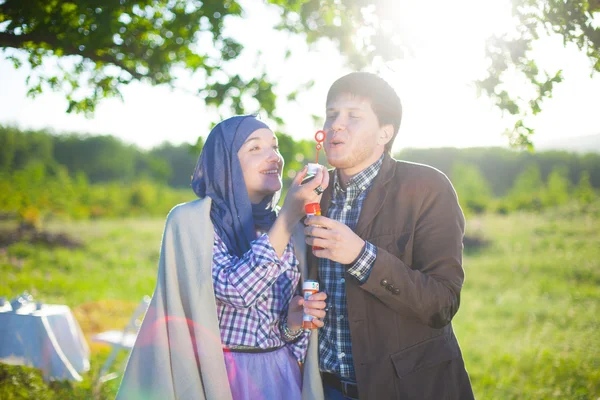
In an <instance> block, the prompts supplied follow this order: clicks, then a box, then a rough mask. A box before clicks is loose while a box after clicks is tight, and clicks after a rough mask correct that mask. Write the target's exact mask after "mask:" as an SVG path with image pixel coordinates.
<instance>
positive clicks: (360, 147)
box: [323, 94, 393, 175]
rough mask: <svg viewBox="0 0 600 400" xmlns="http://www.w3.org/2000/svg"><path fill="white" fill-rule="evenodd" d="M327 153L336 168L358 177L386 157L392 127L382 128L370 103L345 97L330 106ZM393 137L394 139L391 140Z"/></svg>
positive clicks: (328, 110)
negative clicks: (381, 157) (385, 151)
mask: <svg viewBox="0 0 600 400" xmlns="http://www.w3.org/2000/svg"><path fill="white" fill-rule="evenodd" d="M323 129H324V130H325V131H326V132H327V137H326V139H325V153H326V154H327V161H328V162H329V164H330V165H332V166H333V167H335V168H338V169H341V170H344V172H345V173H347V174H348V175H355V174H357V173H358V172H360V171H362V170H364V169H365V168H367V167H368V166H370V165H371V164H373V163H374V162H375V161H377V160H378V159H379V157H380V156H381V155H382V154H383V151H384V147H385V143H387V141H389V139H387V140H386V139H385V137H388V135H389V133H390V130H393V127H392V126H391V125H383V126H380V125H379V120H378V118H377V115H375V112H374V111H373V108H372V107H371V102H370V100H368V99H364V98H361V97H357V96H352V95H350V94H342V95H340V96H338V97H337V98H336V99H335V100H333V101H332V102H330V103H329V104H327V118H326V120H325V125H324V126H323ZM389 137H391V135H390V136H389Z"/></svg>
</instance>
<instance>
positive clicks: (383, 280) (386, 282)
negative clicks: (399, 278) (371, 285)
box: [381, 279, 389, 287]
mask: <svg viewBox="0 0 600 400" xmlns="http://www.w3.org/2000/svg"><path fill="white" fill-rule="evenodd" d="M387 285H389V282H388V281H387V279H382V280H381V286H383V287H387Z"/></svg>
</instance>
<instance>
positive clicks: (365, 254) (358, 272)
mask: <svg viewBox="0 0 600 400" xmlns="http://www.w3.org/2000/svg"><path fill="white" fill-rule="evenodd" d="M376 258H377V247H375V246H374V245H372V244H371V243H369V242H367V241H365V247H363V249H362V252H361V253H360V255H359V256H358V258H357V259H356V261H354V263H353V264H352V266H351V267H350V268H348V273H349V274H350V275H352V276H353V277H355V278H356V279H357V280H358V281H359V282H360V283H361V284H363V283H365V282H366V281H367V280H368V279H369V275H370V274H371V270H372V269H373V265H374V264H375V259H376Z"/></svg>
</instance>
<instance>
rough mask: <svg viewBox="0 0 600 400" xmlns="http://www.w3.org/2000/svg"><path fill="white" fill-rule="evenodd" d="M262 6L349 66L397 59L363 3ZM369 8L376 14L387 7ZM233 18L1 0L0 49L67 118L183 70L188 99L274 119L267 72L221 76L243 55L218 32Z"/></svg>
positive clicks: (208, 10) (94, 1)
mask: <svg viewBox="0 0 600 400" xmlns="http://www.w3.org/2000/svg"><path fill="white" fill-rule="evenodd" d="M268 3H271V6H272V7H277V8H279V9H280V11H281V14H282V19H281V24H280V25H279V29H281V30H287V31H291V32H294V33H297V34H305V35H306V39H307V41H308V42H309V43H312V42H315V41H317V40H318V39H320V38H322V37H328V38H331V39H333V40H334V41H335V42H337V43H338V45H339V48H340V50H341V52H342V53H343V54H346V55H348V57H349V61H350V63H351V64H352V65H353V66H355V67H361V66H364V65H366V64H367V63H368V61H369V60H371V59H372V58H373V57H374V56H375V55H383V56H385V57H386V58H388V59H389V58H393V57H396V56H397V54H396V53H394V52H393V51H391V47H390V45H389V43H387V41H386V40H384V36H383V35H382V34H381V29H380V28H379V27H378V26H377V24H376V23H375V21H374V20H373V19H372V18H371V19H369V18H368V15H367V14H368V13H367V12H366V7H365V6H366V5H365V4H364V3H363V2H359V1H343V2H340V1H336V0H300V1H294V2H287V1H281V0H270V1H268ZM376 3H378V4H379V5H380V7H378V10H382V9H383V7H382V6H381V5H382V4H384V3H385V2H383V1H379V2H376ZM235 18H244V10H243V9H242V6H241V5H240V3H239V2H237V1H235V0H226V1H206V2H201V1H199V0H118V1H110V2H106V1H100V0H70V1H59V0H28V1H22V0H0V48H4V49H9V48H12V49H19V50H22V51H23V52H24V53H25V54H26V55H27V60H26V61H25V62H26V63H27V64H29V66H30V67H31V69H32V72H31V74H30V76H29V77H28V78H27V84H28V88H29V92H28V94H29V95H30V96H36V95H38V94H40V93H42V91H44V90H46V89H51V90H55V91H60V92H62V93H65V95H66V99H67V100H68V104H69V105H68V109H67V112H72V111H75V112H83V113H87V114H90V113H92V112H93V111H94V109H95V107H96V105H97V104H98V102H99V101H100V100H102V99H103V98H106V97H114V96H117V97H120V96H121V89H122V87H123V86H125V85H128V84H130V83H131V82H133V81H143V82H147V83H150V84H152V85H159V84H168V85H175V84H176V82H175V81H176V74H177V72H178V71H179V72H181V71H183V70H185V71H188V72H191V73H198V74H199V75H200V77H201V80H202V81H203V83H202V84H201V85H200V86H199V87H197V88H193V89H194V90H193V91H196V92H197V93H198V94H200V95H201V96H203V97H204V99H205V101H206V103H207V104H209V105H215V106H220V105H222V104H226V105H228V106H229V107H230V108H231V110H233V111H234V112H236V113H242V112H245V111H246V108H247V106H246V105H245V103H244V98H246V99H247V98H254V99H255V100H256V103H258V104H256V103H255V104H254V107H255V109H252V110H250V111H252V112H254V111H257V110H258V109H262V110H265V111H266V112H267V113H268V114H269V115H270V116H271V117H275V118H276V115H275V114H274V110H275V99H276V96H275V94H274V91H273V88H274V83H273V82H271V81H270V80H269V78H268V77H267V76H266V74H265V73H264V71H263V72H255V73H254V75H253V76H251V77H245V76H242V75H240V74H237V73H232V72H228V69H227V68H226V67H227V65H228V64H229V63H230V62H231V61H233V60H235V59H236V58H238V56H239V55H240V54H241V52H242V50H243V46H242V45H241V44H240V43H239V42H238V41H236V40H235V39H233V38H232V37H229V36H227V35H226V34H225V33H224V25H225V23H226V21H228V20H229V19H235ZM369 26H370V27H372V29H374V32H375V34H374V35H367V36H364V37H363V39H362V40H358V39H357V38H358V36H357V34H356V32H357V31H358V29H359V28H360V27H369ZM52 56H56V57H58V59H59V61H64V62H59V71H60V72H59V73H57V74H50V75H47V72H46V71H45V70H44V69H43V68H41V66H42V64H43V63H44V62H45V61H46V60H47V59H49V58H51V57H52ZM7 57H8V58H9V59H10V60H12V61H13V63H14V65H15V67H17V68H18V67H20V66H21V65H22V64H23V59H22V58H21V57H19V56H18V55H17V54H16V53H8V56H7ZM276 119H277V118H276Z"/></svg>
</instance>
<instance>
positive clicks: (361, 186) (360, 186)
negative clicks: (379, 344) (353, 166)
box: [319, 156, 383, 382]
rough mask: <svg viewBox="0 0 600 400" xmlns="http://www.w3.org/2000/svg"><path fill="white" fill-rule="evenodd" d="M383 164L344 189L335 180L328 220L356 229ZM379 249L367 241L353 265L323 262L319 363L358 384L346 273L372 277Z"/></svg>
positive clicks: (321, 262)
mask: <svg viewBox="0 0 600 400" xmlns="http://www.w3.org/2000/svg"><path fill="white" fill-rule="evenodd" d="M382 162H383V156H382V157H381V158H380V159H379V160H378V161H377V162H375V163H374V164H372V165H371V166H369V167H368V168H366V169H365V170H364V171H362V172H360V173H359V174H357V175H355V176H354V177H352V179H351V180H350V181H349V182H348V185H347V186H346V190H343V189H342V187H341V186H340V184H339V178H338V175H337V172H336V173H335V174H334V178H333V196H332V199H331V204H330V205H329V209H328V210H327V217H328V218H331V219H333V220H336V221H339V222H342V223H343V224H345V225H347V226H348V227H350V229H352V230H354V229H355V228H356V224H357V223H358V217H359V216H360V211H361V209H362V205H363V202H364V200H365V198H366V197H367V193H368V192H369V190H370V189H371V186H372V185H373V181H374V180H375V177H376V176H377V173H378V172H379V170H380V168H381V164H382ZM376 257H377V248H376V247H375V246H374V245H372V244H371V243H369V242H366V245H365V247H364V248H363V250H362V252H361V254H360V255H359V256H358V258H357V259H356V261H354V263H353V264H351V265H345V264H340V263H337V262H333V261H331V260H329V259H326V258H320V259H319V281H320V282H321V284H322V285H323V287H322V289H321V290H323V291H325V293H327V296H328V300H329V311H328V312H327V315H326V316H325V319H324V322H325V326H324V327H323V328H321V329H320V330H319V363H320V368H321V371H325V372H330V373H333V374H335V375H337V376H339V377H342V378H344V379H346V380H350V381H353V382H356V377H355V373H354V363H353V358H352V342H351V340H350V326H349V324H348V308H347V307H348V306H347V304H346V283H345V278H344V272H345V271H346V270H347V271H348V273H349V274H350V275H351V276H353V277H354V278H356V279H357V280H358V281H359V282H360V283H364V282H366V281H367V279H368V278H369V274H370V272H371V269H372V268H373V264H374V263H375V258H376Z"/></svg>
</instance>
